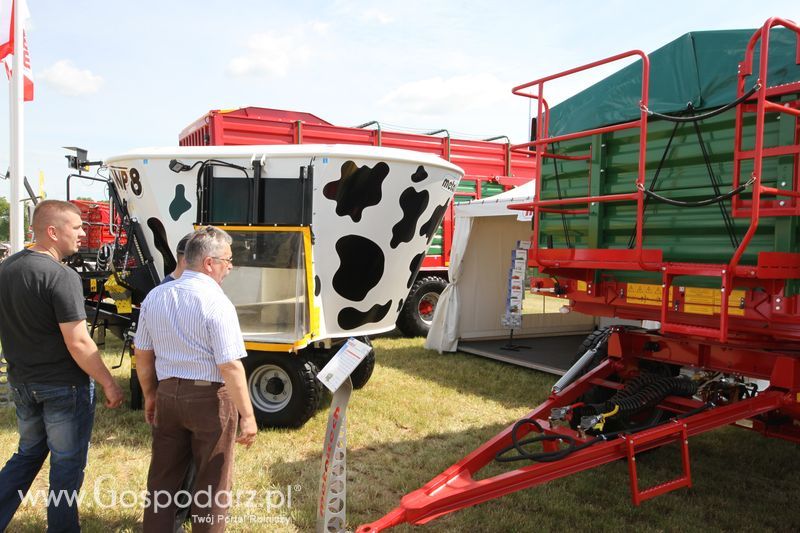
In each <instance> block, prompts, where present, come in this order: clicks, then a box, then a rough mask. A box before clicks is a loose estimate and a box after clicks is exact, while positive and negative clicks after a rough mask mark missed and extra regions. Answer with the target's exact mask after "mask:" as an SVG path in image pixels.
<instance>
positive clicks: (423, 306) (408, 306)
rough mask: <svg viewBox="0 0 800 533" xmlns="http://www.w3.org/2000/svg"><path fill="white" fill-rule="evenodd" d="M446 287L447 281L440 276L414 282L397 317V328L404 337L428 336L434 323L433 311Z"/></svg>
mask: <svg viewBox="0 0 800 533" xmlns="http://www.w3.org/2000/svg"><path fill="white" fill-rule="evenodd" d="M445 287H447V281H445V280H444V278H440V277H438V276H428V277H424V278H422V279H418V280H417V281H415V282H414V285H412V286H411V291H409V293H408V298H406V302H405V304H403V309H402V310H401V311H400V316H399V317H397V327H398V329H399V330H400V331H401V332H402V333H403V335H405V336H406V337H424V336H426V335H427V334H428V330H430V329H431V322H433V311H434V310H435V309H436V304H437V303H438V302H439V295H440V294H442V291H443V290H444V288H445Z"/></svg>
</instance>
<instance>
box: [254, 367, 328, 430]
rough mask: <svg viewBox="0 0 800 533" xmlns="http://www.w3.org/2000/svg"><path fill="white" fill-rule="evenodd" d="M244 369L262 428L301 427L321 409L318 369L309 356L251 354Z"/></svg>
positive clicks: (257, 418) (257, 419) (257, 420)
mask: <svg viewBox="0 0 800 533" xmlns="http://www.w3.org/2000/svg"><path fill="white" fill-rule="evenodd" d="M244 367H245V371H246V372H247V388H248V390H249V392H250V399H251V401H252V402H253V410H254V411H255V415H256V422H258V425H259V426H260V427H300V426H302V425H303V424H305V423H306V421H308V419H309V418H311V416H312V415H313V414H314V413H315V412H316V410H317V408H318V407H319V404H320V399H321V397H322V390H321V387H322V386H321V384H320V382H319V381H317V378H316V375H317V372H318V370H317V366H316V365H315V364H314V363H313V362H311V361H310V360H309V359H307V358H306V357H305V356H303V355H295V354H284V353H273V352H250V353H249V355H248V357H247V358H245V359H244Z"/></svg>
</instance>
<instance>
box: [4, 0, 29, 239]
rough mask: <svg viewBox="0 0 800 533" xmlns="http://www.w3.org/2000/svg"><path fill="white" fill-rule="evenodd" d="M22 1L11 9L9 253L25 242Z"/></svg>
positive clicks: (16, 1) (17, 2) (16, 0)
mask: <svg viewBox="0 0 800 533" xmlns="http://www.w3.org/2000/svg"><path fill="white" fill-rule="evenodd" d="M22 4H23V3H22V2H21V1H19V0H15V1H14V3H13V5H14V11H13V14H12V16H13V17H14V18H13V20H14V55H13V63H12V75H11V98H10V107H11V109H10V115H11V136H10V141H11V142H10V145H11V154H10V157H9V160H10V162H11V169H10V174H11V201H10V202H9V203H10V204H11V205H10V206H9V207H10V213H9V215H10V217H9V221H8V222H9V228H8V229H9V233H10V235H9V237H10V240H11V253H16V252H18V251H20V250H22V247H23V246H24V244H25V227H24V224H25V218H24V215H23V210H24V208H25V206H24V205H23V203H22V180H23V176H25V161H24V155H23V154H24V148H25V145H24V143H23V132H24V116H23V114H22V104H23V99H24V86H23V82H24V78H25V74H24V69H23V58H24V55H25V54H24V45H23V43H22V39H23V37H22V32H23V25H24V20H23V19H22Z"/></svg>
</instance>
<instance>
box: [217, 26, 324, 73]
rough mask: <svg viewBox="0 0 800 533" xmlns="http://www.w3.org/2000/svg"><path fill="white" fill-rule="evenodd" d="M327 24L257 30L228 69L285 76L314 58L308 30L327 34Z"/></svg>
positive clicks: (229, 70)
mask: <svg viewBox="0 0 800 533" xmlns="http://www.w3.org/2000/svg"><path fill="white" fill-rule="evenodd" d="M328 26H329V25H328V24H326V23H323V22H317V21H315V22H310V23H308V24H304V25H302V26H298V27H295V28H290V29H288V30H285V31H269V32H262V33H254V34H253V35H251V36H250V37H248V38H247V42H246V45H245V46H246V48H247V50H246V52H245V53H244V54H243V55H240V56H237V57H234V58H233V59H231V60H230V62H229V63H228V72H230V73H231V74H233V75H234V76H267V77H275V78H281V77H284V76H286V75H287V74H288V72H289V69H290V68H292V67H296V66H299V65H303V64H305V63H307V62H308V60H309V59H310V58H311V55H312V51H313V48H312V46H311V45H310V44H309V43H310V41H309V33H312V34H317V35H324V34H325V33H327V31H328Z"/></svg>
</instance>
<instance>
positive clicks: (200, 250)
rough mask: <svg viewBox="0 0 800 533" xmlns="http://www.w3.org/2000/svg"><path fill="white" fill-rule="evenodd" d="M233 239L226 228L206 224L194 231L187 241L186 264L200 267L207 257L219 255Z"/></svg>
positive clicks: (191, 266)
mask: <svg viewBox="0 0 800 533" xmlns="http://www.w3.org/2000/svg"><path fill="white" fill-rule="evenodd" d="M232 242H233V239H231V236H230V235H228V233H227V232H226V231H225V230H222V229H220V228H217V227H215V226H206V227H204V228H200V229H199V230H197V231H195V232H194V233H192V236H191V238H190V239H189V242H187V243H186V251H185V252H184V254H183V256H184V259H186V265H187V266H189V267H190V268H192V269H194V268H199V267H200V264H201V263H202V262H203V260H204V259H205V258H206V257H219V254H220V253H222V249H223V248H224V247H225V245H226V244H228V245H229V244H231V243H232Z"/></svg>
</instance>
